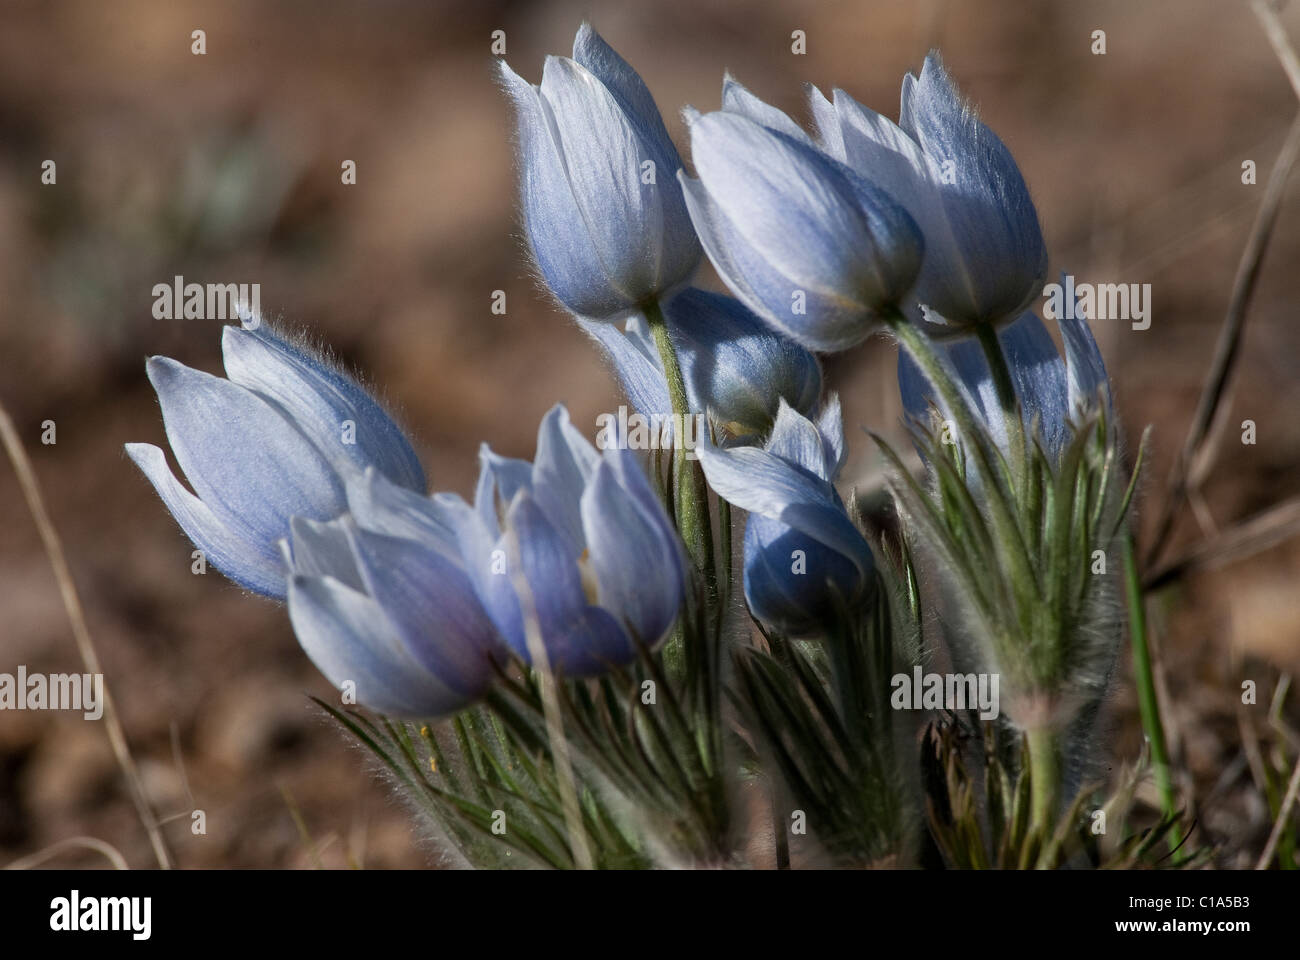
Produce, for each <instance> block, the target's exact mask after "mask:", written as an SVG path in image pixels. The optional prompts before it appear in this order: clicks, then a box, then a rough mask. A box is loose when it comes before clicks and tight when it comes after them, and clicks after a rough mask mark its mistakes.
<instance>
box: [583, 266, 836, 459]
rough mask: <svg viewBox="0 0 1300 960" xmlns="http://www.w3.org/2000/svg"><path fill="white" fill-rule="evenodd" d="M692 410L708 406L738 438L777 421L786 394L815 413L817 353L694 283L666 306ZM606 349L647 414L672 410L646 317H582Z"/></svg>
mask: <svg viewBox="0 0 1300 960" xmlns="http://www.w3.org/2000/svg"><path fill="white" fill-rule="evenodd" d="M664 313H665V315H666V317H667V322H668V335H669V338H670V339H671V340H672V343H673V347H674V349H675V350H676V351H677V359H678V362H679V363H680V364H681V369H682V375H683V379H684V380H685V382H686V393H687V398H688V400H689V401H690V408H691V411H692V412H694V413H708V414H709V415H710V416H712V417H713V419H714V420H715V421H717V422H718V423H720V424H722V425H723V426H724V427H726V428H727V430H728V431H729V433H730V434H731V436H732V438H733V439H740V438H750V439H757V438H759V437H762V436H766V435H767V433H768V432H769V431H770V430H771V429H772V425H773V423H774V422H775V419H776V413H777V409H778V405H779V403H780V400H781V399H782V398H784V399H785V400H786V402H787V403H789V404H790V405H791V406H792V407H794V409H795V410H797V411H799V412H800V413H804V414H808V413H811V412H812V411H814V410H815V409H816V408H817V404H818V402H819V401H820V399H821V392H822V373H821V365H820V364H819V363H818V362H817V358H816V357H815V356H813V355H812V354H811V353H809V352H808V351H807V350H805V349H804V348H803V347H801V346H799V345H798V344H797V343H795V342H794V341H793V340H791V339H789V338H788V337H785V336H782V335H781V334H779V333H777V332H776V331H775V330H773V329H772V328H771V327H769V326H767V325H766V324H764V323H763V322H762V321H761V320H759V319H758V318H757V317H756V316H754V315H753V314H752V313H750V311H749V310H747V309H746V308H745V306H744V305H743V304H741V303H740V302H739V301H737V300H734V299H732V298H731V297H728V296H725V295H723V294H718V293H711V292H709V291H706V290H699V289H696V288H693V287H692V288H689V289H687V290H684V291H682V292H681V293H679V294H677V295H676V296H674V297H673V298H672V300H670V301H669V302H668V303H667V304H666V305H665V307H664ZM580 322H581V323H582V326H583V329H585V330H586V331H587V332H588V333H589V334H590V335H591V336H592V337H593V338H594V339H596V340H597V341H598V342H599V343H600V344H601V346H602V347H603V348H604V349H605V352H606V354H607V355H608V357H609V358H610V361H611V362H612V363H613V366H614V370H615V372H616V373H617V374H618V378H619V381H620V382H621V383H622V385H623V389H624V391H625V392H626V393H627V396H628V399H629V400H631V402H632V405H633V406H634V407H635V408H636V409H637V410H638V411H639V412H640V413H642V414H644V415H646V416H650V415H653V414H668V413H671V411H672V405H671V402H670V400H669V395H668V384H667V381H666V380H665V378H664V370H663V363H662V361H661V360H660V358H659V353H658V350H657V349H656V346H655V342H654V338H653V337H652V336H651V334H650V331H649V329H648V328H647V326H646V323H645V320H644V318H642V317H641V316H639V315H634V316H632V317H631V318H629V319H628V321H627V323H626V327H625V329H623V330H620V329H619V328H618V327H617V326H616V325H613V324H608V323H599V322H592V321H580Z"/></svg>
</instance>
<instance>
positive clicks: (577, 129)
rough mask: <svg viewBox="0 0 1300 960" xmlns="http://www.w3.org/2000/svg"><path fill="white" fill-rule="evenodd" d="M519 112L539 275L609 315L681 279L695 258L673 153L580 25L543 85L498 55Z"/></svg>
mask: <svg viewBox="0 0 1300 960" xmlns="http://www.w3.org/2000/svg"><path fill="white" fill-rule="evenodd" d="M501 77H502V81H503V83H504V86H505V90H506V93H507V94H508V95H509V96H510V98H511V100H512V101H513V102H514V105H515V109H516V112H517V116H518V129H519V141H520V143H519V145H520V153H521V158H520V180H521V193H522V206H523V217H524V225H525V229H526V232H527V235H528V241H529V244H530V246H531V247H532V252H533V256H534V258H535V260H536V262H537V267H538V269H539V271H540V272H541V275H542V278H543V279H544V280H545V281H546V285H547V286H548V287H549V288H550V290H551V292H552V293H553V294H554V295H555V297H556V299H557V300H559V301H560V303H562V304H563V305H564V306H565V307H566V308H568V309H569V310H570V311H572V312H573V313H576V314H578V315H579V316H584V317H591V318H595V319H608V318H611V317H614V316H617V315H618V314H621V313H623V312H625V311H627V310H630V309H633V308H635V307H637V306H638V305H640V304H643V303H646V302H647V301H649V300H652V299H656V298H658V297H661V296H663V295H664V294H666V293H667V292H669V291H670V290H672V289H674V288H675V287H677V286H679V285H680V284H682V283H685V282H686V281H687V280H689V279H690V277H691V274H692V273H694V272H695V269H696V267H697V266H698V265H699V261H700V246H699V242H698V241H697V240H696V237H695V231H694V230H693V229H692V227H691V221H690V218H689V217H688V216H687V213H686V207H685V202H684V200H683V199H682V192H681V188H680V187H679V186H678V184H677V180H676V173H677V170H678V168H679V167H681V165H682V164H681V158H680V157H679V156H678V154H677V149H676V148H675V147H674V146H673V143H672V140H670V139H669V137H668V131H667V130H666V129H665V127H664V122H663V118H662V117H660V115H659V110H658V109H657V108H656V107H655V102H654V99H653V98H652V97H651V96H650V91H649V90H647V89H646V86H645V83H644V82H643V81H642V80H641V78H640V77H639V76H638V75H637V73H636V71H635V70H633V69H632V68H631V67H630V66H628V64H627V63H626V62H625V61H624V60H623V58H622V57H620V56H619V55H618V54H617V53H615V52H614V50H613V49H612V48H611V47H610V46H609V45H608V44H607V43H605V41H604V40H602V39H601V38H600V36H599V35H598V34H597V33H596V31H594V30H593V29H592V28H591V26H590V25H588V24H583V26H582V28H581V29H579V30H578V35H577V37H576V38H575V39H574V41H573V59H571V60H570V59H568V58H566V57H547V58H546V65H545V67H544V69H543V71H542V83H541V86H540V87H538V86H533V85H532V84H530V83H528V82H527V81H526V80H523V79H522V78H521V77H519V76H518V75H517V74H516V73H515V72H514V71H513V70H511V69H510V68H509V67H508V66H507V65H506V64H504V63H502V65H501Z"/></svg>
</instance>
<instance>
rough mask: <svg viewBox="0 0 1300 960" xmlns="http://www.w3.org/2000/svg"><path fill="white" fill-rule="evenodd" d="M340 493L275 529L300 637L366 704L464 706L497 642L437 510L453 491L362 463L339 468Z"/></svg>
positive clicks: (434, 711) (409, 712)
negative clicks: (327, 513) (344, 492)
mask: <svg viewBox="0 0 1300 960" xmlns="http://www.w3.org/2000/svg"><path fill="white" fill-rule="evenodd" d="M348 502H349V505H350V506H351V513H348V514H345V515H344V516H342V517H340V518H339V519H337V520H332V521H330V522H328V523H316V522H313V521H311V520H307V519H304V518H302V517H295V518H294V519H293V521H292V523H291V528H292V529H291V535H290V537H289V538H287V539H286V540H285V541H282V550H283V551H284V555H285V562H286V565H287V566H288V568H289V571H290V572H289V576H288V583H289V588H288V598H289V619H290V621H291V622H292V624H293V628H294V633H295V635H296V636H297V637H298V642H299V644H301V646H302V648H303V650H304V651H306V653H307V655H308V656H309V657H310V658H311V660H312V662H313V663H315V664H316V666H317V668H318V669H319V670H320V671H321V672H322V673H323V674H325V676H326V677H327V678H328V679H329V681H330V682H331V683H332V684H334V685H335V686H336V687H340V688H342V687H343V686H344V685H345V684H347V683H351V684H353V685H354V690H355V693H356V696H357V699H358V700H359V701H360V702H361V703H364V704H365V705H366V706H368V707H370V708H371V709H374V710H378V711H380V712H382V713H386V714H390V715H400V716H414V717H433V716H442V715H445V714H449V713H454V712H455V711H457V710H459V709H461V708H462V707H465V706H468V705H469V704H470V703H472V702H474V701H475V700H477V699H479V698H480V697H481V696H482V695H483V693H484V691H486V689H487V687H488V685H489V684H490V683H491V681H492V678H493V676H494V670H493V667H492V660H493V659H494V658H496V657H498V656H500V655H501V653H502V651H503V646H502V643H501V638H500V635H499V634H498V633H497V630H496V627H495V625H494V624H493V622H492V620H491V618H490V617H489V616H488V615H487V612H486V611H485V610H484V609H483V606H482V604H481V603H480V602H479V600H478V597H477V595H476V594H475V592H474V587H473V585H472V584H471V582H470V578H469V575H468V573H467V572H466V569H465V565H464V562H463V561H462V559H461V557H460V553H459V550H458V548H457V546H456V543H455V539H454V535H453V533H452V531H451V527H450V524H449V523H448V521H447V514H448V513H449V512H450V511H452V510H454V509H455V507H454V502H453V500H451V499H447V498H446V497H445V495H441V496H439V497H435V498H429V497H425V496H423V495H421V494H418V493H416V492H414V491H412V490H409V489H406V488H404V487H400V486H398V485H397V484H394V483H393V482H392V481H390V480H389V479H388V478H387V477H385V476H384V475H383V474H381V473H378V472H377V471H376V470H374V468H371V469H369V470H367V471H366V473H365V474H364V475H363V476H356V475H353V476H352V477H350V478H349V480H348Z"/></svg>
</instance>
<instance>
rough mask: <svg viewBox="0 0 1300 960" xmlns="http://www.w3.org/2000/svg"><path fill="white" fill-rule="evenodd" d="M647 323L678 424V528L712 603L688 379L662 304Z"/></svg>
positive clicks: (652, 308)
mask: <svg viewBox="0 0 1300 960" xmlns="http://www.w3.org/2000/svg"><path fill="white" fill-rule="evenodd" d="M644 309H645V318H646V323H647V324H648V325H649V327H650V332H651V333H652V334H653V335H654V338H655V346H656V347H658V348H659V360H660V362H661V363H662V364H663V368H664V379H665V380H667V382H668V397H669V399H670V400H671V402H672V405H673V410H672V412H673V415H674V423H675V427H676V429H675V431H674V443H673V447H674V449H673V471H674V473H673V476H674V484H673V488H674V492H675V496H676V500H675V503H674V506H675V508H676V514H677V529H678V530H679V531H680V532H681V535H682V540H684V541H685V542H686V549H687V550H688V551H689V552H690V555H691V559H692V560H693V561H694V562H695V566H696V568H697V569H698V570H699V571H700V573H701V574H702V575H703V576H704V582H705V585H706V586H707V588H708V591H709V599H710V601H716V600H717V592H718V586H717V571H716V570H715V569H714V561H713V529H712V523H711V521H710V517H709V499H708V488H707V487H706V485H705V483H704V473H703V471H702V470H701V469H700V465H699V462H698V461H695V460H691V459H690V458H689V457H687V453H688V452H689V451H687V449H686V446H685V444H684V443H683V440H684V439H685V438H684V434H685V432H686V422H687V418H689V417H690V416H691V408H690V403H689V402H688V401H687V399H686V380H685V378H684V377H683V376H682V368H681V364H679V363H678V362H677V351H676V350H675V349H674V348H673V343H672V339H671V338H670V337H669V336H668V323H667V321H666V320H665V319H664V314H663V310H662V309H660V307H659V303H658V301H651V302H650V303H648V304H646V305H645V308H644Z"/></svg>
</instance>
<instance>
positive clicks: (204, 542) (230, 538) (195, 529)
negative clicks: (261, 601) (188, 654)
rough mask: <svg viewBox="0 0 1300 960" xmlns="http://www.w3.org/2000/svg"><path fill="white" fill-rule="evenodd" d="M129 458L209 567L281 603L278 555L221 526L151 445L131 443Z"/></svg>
mask: <svg viewBox="0 0 1300 960" xmlns="http://www.w3.org/2000/svg"><path fill="white" fill-rule="evenodd" d="M126 452H127V455H128V456H130V458H131V459H132V460H134V461H135V465H136V466H137V467H139V468H140V469H141V471H143V473H144V475H145V476H146V477H148V478H149V482H150V483H152V484H153V486H154V489H155V490H157V491H158V496H159V497H161V498H162V502H163V504H164V505H165V506H166V507H167V509H168V510H169V511H170V512H171V515H172V517H174V518H175V520H176V522H177V523H179V524H180V526H181V529H182V530H184V531H185V535H186V536H187V537H189V538H190V540H192V541H193V542H194V545H195V546H196V547H198V548H199V549H200V550H202V551H203V553H204V555H205V556H206V557H207V559H208V562H209V563H211V564H212V565H213V566H214V567H216V568H217V569H218V570H220V571H221V572H222V573H224V574H225V575H226V576H227V577H229V578H230V579H231V580H234V581H235V582H236V583H238V584H239V585H240V586H242V587H245V588H247V589H249V590H252V591H253V592H254V593H260V594H264V595H265V596H268V597H276V598H280V599H282V598H283V597H284V593H285V582H284V577H285V571H284V565H283V563H282V561H281V560H280V557H279V555H278V554H277V553H276V552H275V550H274V549H272V548H271V547H272V546H273V545H272V544H268V543H267V542H266V541H263V540H254V539H252V538H251V537H250V536H248V535H247V534H246V533H245V532H243V531H238V530H236V529H234V528H232V527H229V526H227V525H226V524H224V523H222V522H221V521H220V520H218V519H217V517H216V516H215V515H214V514H213V513H212V511H211V510H210V509H208V506H207V504H205V503H204V502H203V501H202V500H200V499H199V498H198V497H196V496H194V494H192V493H190V492H189V491H188V490H186V489H185V487H184V486H182V485H181V483H180V481H179V480H177V479H176V477H175V476H174V475H173V474H172V472H171V468H169V467H168V466H167V458H166V456H165V454H164V453H163V452H162V450H160V449H159V448H158V447H155V446H154V445H153V444H151V443H128V444H127V445H126Z"/></svg>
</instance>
